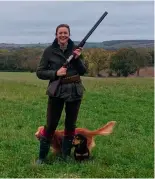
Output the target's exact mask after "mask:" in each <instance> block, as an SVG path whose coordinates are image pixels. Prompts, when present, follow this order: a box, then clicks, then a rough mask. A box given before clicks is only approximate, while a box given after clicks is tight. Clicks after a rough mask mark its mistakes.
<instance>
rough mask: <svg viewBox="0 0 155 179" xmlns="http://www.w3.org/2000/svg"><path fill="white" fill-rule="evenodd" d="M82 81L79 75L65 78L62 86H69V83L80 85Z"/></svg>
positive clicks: (62, 80)
mask: <svg viewBox="0 0 155 179" xmlns="http://www.w3.org/2000/svg"><path fill="white" fill-rule="evenodd" d="M80 81H81V79H80V76H79V75H73V76H68V77H65V78H62V79H61V84H67V83H79V82H80Z"/></svg>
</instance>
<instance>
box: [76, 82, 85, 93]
mask: <svg viewBox="0 0 155 179" xmlns="http://www.w3.org/2000/svg"><path fill="white" fill-rule="evenodd" d="M84 91H85V88H84V86H83V84H82V83H76V93H77V95H78V96H82V95H83V93H84Z"/></svg>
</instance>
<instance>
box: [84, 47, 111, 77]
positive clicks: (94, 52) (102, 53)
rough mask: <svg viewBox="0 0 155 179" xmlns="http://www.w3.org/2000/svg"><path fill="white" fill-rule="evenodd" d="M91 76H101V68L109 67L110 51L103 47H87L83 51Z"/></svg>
mask: <svg viewBox="0 0 155 179" xmlns="http://www.w3.org/2000/svg"><path fill="white" fill-rule="evenodd" d="M83 55H84V58H85V61H86V64H87V66H88V74H89V75H90V76H99V73H100V71H101V70H103V69H105V68H107V63H106V62H107V59H108V52H107V51H106V50H104V49H102V48H96V49H93V48H92V49H87V50H85V51H84V53H83Z"/></svg>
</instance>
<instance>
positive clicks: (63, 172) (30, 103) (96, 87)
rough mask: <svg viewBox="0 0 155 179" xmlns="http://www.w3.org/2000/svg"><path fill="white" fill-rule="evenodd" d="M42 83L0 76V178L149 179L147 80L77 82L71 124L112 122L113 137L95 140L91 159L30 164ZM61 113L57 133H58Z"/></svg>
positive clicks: (24, 76)
mask: <svg viewBox="0 0 155 179" xmlns="http://www.w3.org/2000/svg"><path fill="white" fill-rule="evenodd" d="M47 84H48V81H43V80H39V79H37V77H36V76H35V73H11V72H10V73H5V72H4V73H2V72H1V73H0V126H1V135H0V148H1V150H0V176H1V177H7V178H18V177H19V178H58V177H59V178H63V177H65V178H132V177H134V178H153V176H154V173H153V172H154V134H153V132H154V130H153V129H154V128H153V126H154V119H153V114H154V107H153V105H154V100H153V95H154V84H153V78H109V79H108V78H104V79H96V78H88V77H87V78H83V84H84V86H85V88H86V91H85V95H84V98H83V103H82V105H81V109H80V113H79V117H78V121H77V126H78V127H86V128H88V129H91V130H94V129H97V128H99V127H101V126H102V125H104V124H106V123H107V122H109V121H112V120H114V121H116V122H117V124H116V126H115V128H114V133H113V134H111V135H109V136H97V137H96V140H95V141H96V147H95V148H94V149H93V151H92V153H91V155H92V160H90V161H88V162H84V163H81V164H79V163H76V162H75V161H74V160H71V161H69V162H68V163H67V164H66V163H63V162H60V161H58V159H57V158H55V157H53V156H52V155H51V154H49V158H51V165H43V166H39V167H38V166H35V165H34V160H35V159H36V157H37V156H38V147H39V141H38V140H36V138H35V136H34V133H35V132H36V130H37V128H38V127H39V126H41V125H44V124H45V120H46V107H47V96H46V95H45V91H46V86H47ZM63 126H64V111H63V115H62V118H61V121H60V123H59V126H58V129H63Z"/></svg>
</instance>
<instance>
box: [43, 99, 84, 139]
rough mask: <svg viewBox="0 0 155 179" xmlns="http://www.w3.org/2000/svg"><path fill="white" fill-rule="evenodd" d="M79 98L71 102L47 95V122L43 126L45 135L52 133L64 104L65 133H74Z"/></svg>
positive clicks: (67, 134)
mask: <svg viewBox="0 0 155 179" xmlns="http://www.w3.org/2000/svg"><path fill="white" fill-rule="evenodd" d="M80 104H81V100H77V101H73V102H64V100H63V99H60V98H52V97H49V99H48V105H47V123H46V126H45V134H46V136H47V137H49V136H51V135H53V134H54V132H55V130H56V128H57V126H58V123H59V120H60V118H61V114H62V111H63V108H64V105H65V113H66V117H65V130H64V131H65V133H64V134H65V135H66V136H71V135H74V132H75V127H76V121H77V117H78V112H79V108H80Z"/></svg>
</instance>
